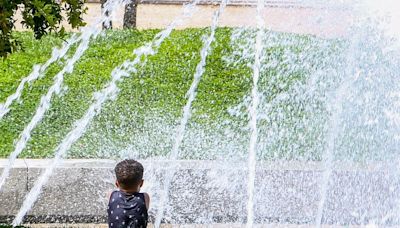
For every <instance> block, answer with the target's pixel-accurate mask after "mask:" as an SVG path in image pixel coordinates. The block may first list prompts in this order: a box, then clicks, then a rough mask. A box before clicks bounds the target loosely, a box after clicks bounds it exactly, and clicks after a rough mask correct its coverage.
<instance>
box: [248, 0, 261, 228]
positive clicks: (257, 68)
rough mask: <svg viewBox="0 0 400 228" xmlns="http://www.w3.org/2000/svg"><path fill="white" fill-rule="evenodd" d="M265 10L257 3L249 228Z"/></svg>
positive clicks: (250, 155)
mask: <svg viewBox="0 0 400 228" xmlns="http://www.w3.org/2000/svg"><path fill="white" fill-rule="evenodd" d="M263 9H264V1H263V0H258V2H257V16H256V17H257V29H258V30H257V36H256V42H255V45H256V46H255V55H254V65H253V88H252V91H251V97H252V102H251V106H250V108H249V113H250V122H249V125H250V129H251V135H250V144H249V157H248V172H249V174H248V175H249V176H248V182H247V197H248V199H247V200H248V201H247V224H246V227H247V228H251V227H253V223H254V185H255V181H256V160H257V139H258V129H257V108H258V104H259V103H260V97H259V93H258V80H259V78H260V70H261V55H262V51H263V44H262V40H263V34H264V20H263V16H262V11H263Z"/></svg>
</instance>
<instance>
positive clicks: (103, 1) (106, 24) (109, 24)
mask: <svg viewBox="0 0 400 228" xmlns="http://www.w3.org/2000/svg"><path fill="white" fill-rule="evenodd" d="M106 2H107V0H100V4H101V11H102V14H103V11H104V10H105V9H104V7H105V4H106ZM104 15H105V16H107V17H109V16H110V12H109V11H108V10H107V11H106V12H104ZM103 29H112V21H111V19H110V20H107V21H105V22H103Z"/></svg>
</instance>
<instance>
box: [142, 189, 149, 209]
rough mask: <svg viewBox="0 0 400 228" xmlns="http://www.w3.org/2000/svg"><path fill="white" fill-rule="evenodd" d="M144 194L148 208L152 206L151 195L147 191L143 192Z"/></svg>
mask: <svg viewBox="0 0 400 228" xmlns="http://www.w3.org/2000/svg"><path fill="white" fill-rule="evenodd" d="M143 195H144V202H145V203H146V208H147V210H148V209H149V207H150V196H149V194H147V193H143Z"/></svg>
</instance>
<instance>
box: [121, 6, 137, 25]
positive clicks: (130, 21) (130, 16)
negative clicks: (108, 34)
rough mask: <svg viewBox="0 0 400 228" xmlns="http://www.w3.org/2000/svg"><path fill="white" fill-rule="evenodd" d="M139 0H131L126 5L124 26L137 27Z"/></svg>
mask: <svg viewBox="0 0 400 228" xmlns="http://www.w3.org/2000/svg"><path fill="white" fill-rule="evenodd" d="M136 12H137V0H130V2H129V3H128V4H127V5H126V6H125V14H124V28H136Z"/></svg>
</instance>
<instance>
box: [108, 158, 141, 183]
mask: <svg viewBox="0 0 400 228" xmlns="http://www.w3.org/2000/svg"><path fill="white" fill-rule="evenodd" d="M114 170H115V175H116V176H117V180H118V183H119V184H120V186H121V187H122V188H130V187H135V185H137V184H138V183H139V182H140V181H141V180H142V179H143V170H144V169H143V166H142V164H140V163H139V162H137V161H135V160H133V159H125V160H123V161H121V162H119V163H118V164H117V165H116V166H115V169H114Z"/></svg>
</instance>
